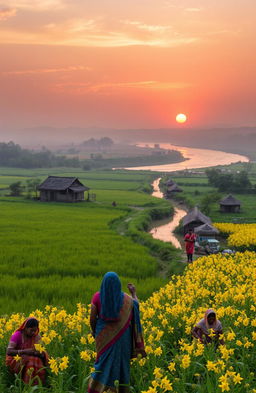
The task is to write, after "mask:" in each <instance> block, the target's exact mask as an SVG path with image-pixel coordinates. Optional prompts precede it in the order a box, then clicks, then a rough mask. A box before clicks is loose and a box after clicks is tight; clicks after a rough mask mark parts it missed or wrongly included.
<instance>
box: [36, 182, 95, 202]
mask: <svg viewBox="0 0 256 393" xmlns="http://www.w3.org/2000/svg"><path fill="white" fill-rule="evenodd" d="M38 190H39V191H40V200H41V201H44V202H50V201H55V202H79V201H83V200H84V192H85V191H88V190H89V187H86V186H84V185H83V184H82V183H81V182H80V180H78V178H77V177H64V176H63V177H62V176H48V178H47V179H46V180H44V181H43V183H41V184H40V185H39V186H38Z"/></svg>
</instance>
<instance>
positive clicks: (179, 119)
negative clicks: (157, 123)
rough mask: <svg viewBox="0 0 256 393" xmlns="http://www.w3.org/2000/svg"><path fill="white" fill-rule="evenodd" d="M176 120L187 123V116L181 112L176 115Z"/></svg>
mask: <svg viewBox="0 0 256 393" xmlns="http://www.w3.org/2000/svg"><path fill="white" fill-rule="evenodd" d="M176 121H177V123H185V122H186V121H187V116H186V115H184V113H179V114H178V115H177V116H176Z"/></svg>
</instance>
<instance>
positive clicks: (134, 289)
mask: <svg viewBox="0 0 256 393" xmlns="http://www.w3.org/2000/svg"><path fill="white" fill-rule="evenodd" d="M127 288H128V289H129V291H130V294H131V295H132V297H133V296H134V295H135V294H136V288H135V286H134V285H133V284H132V283H129V284H127Z"/></svg>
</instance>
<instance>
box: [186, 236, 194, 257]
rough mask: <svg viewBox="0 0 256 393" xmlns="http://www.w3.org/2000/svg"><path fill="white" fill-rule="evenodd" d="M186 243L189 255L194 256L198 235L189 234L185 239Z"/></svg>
mask: <svg viewBox="0 0 256 393" xmlns="http://www.w3.org/2000/svg"><path fill="white" fill-rule="evenodd" d="M184 240H185V243H186V252H187V254H193V253H194V248H195V241H196V235H195V234H194V233H191V234H190V233H187V234H186V235H185V237H184Z"/></svg>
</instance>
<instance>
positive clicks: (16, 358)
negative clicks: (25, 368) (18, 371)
mask: <svg viewBox="0 0 256 393" xmlns="http://www.w3.org/2000/svg"><path fill="white" fill-rule="evenodd" d="M13 359H14V360H16V362H18V361H20V360H21V356H19V355H16V356H14V358H13Z"/></svg>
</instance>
